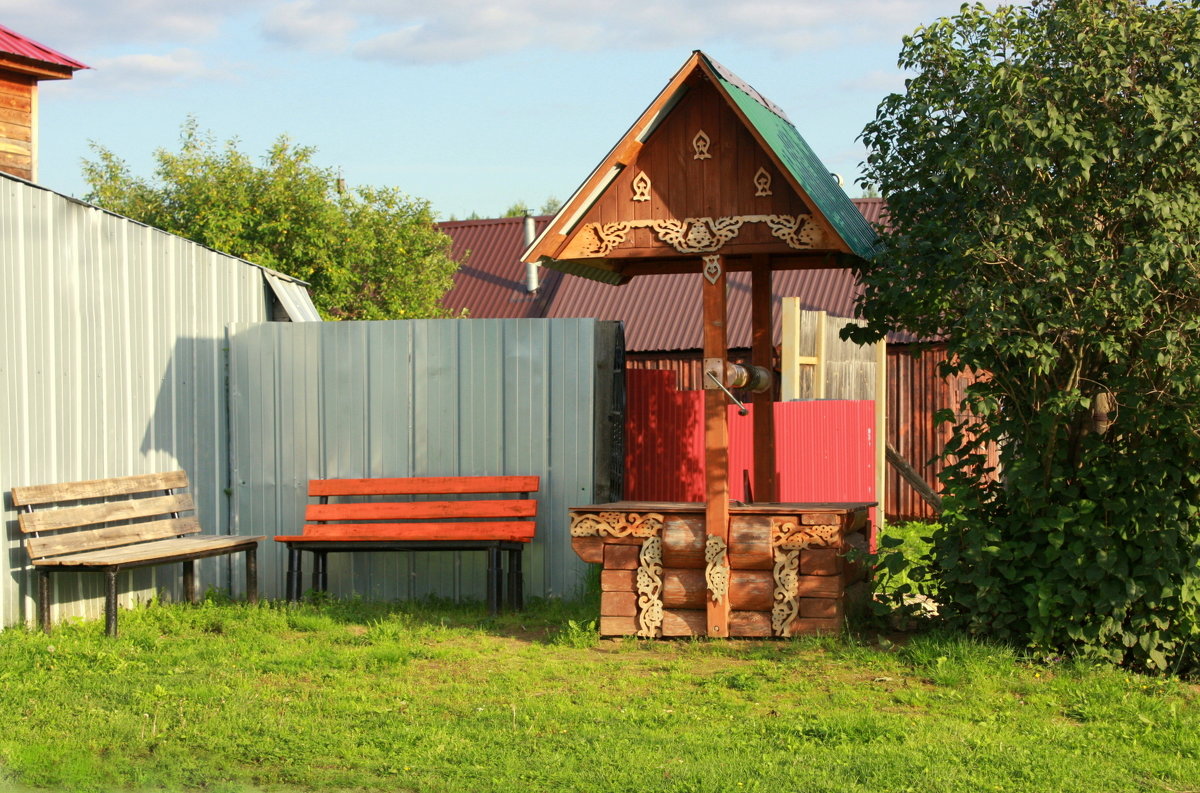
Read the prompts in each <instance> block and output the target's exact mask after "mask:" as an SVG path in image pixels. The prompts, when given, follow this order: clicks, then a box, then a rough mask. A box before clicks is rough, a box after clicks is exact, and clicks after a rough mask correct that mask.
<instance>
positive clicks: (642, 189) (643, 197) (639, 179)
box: [633, 171, 650, 201]
mask: <svg viewBox="0 0 1200 793" xmlns="http://www.w3.org/2000/svg"><path fill="white" fill-rule="evenodd" d="M633 200H634V201H649V200H650V177H649V176H646V172H645V171H642V172H641V173H639V174H638V175H637V176H635V177H633Z"/></svg>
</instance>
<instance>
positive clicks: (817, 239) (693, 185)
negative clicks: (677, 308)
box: [526, 53, 861, 283]
mask: <svg viewBox="0 0 1200 793" xmlns="http://www.w3.org/2000/svg"><path fill="white" fill-rule="evenodd" d="M727 74H728V73H726V72H724V71H723V70H722V69H721V68H720V67H719V65H714V62H712V61H710V60H709V59H707V58H706V57H705V56H704V55H703V54H702V53H695V54H694V55H693V56H692V58H691V59H689V61H688V63H687V64H685V65H684V67H683V69H681V70H680V72H679V73H678V74H677V75H676V76H675V78H674V79H673V80H672V81H671V83H670V84H668V86H667V88H666V89H665V90H664V91H663V92H662V94H660V95H659V97H658V98H657V99H656V100H655V102H654V103H652V104H651V106H650V107H649V108H648V109H647V110H646V112H645V113H644V114H643V116H642V118H641V119H639V120H638V122H637V123H636V124H635V125H634V126H633V128H632V129H631V130H630V132H629V133H628V134H627V135H626V137H625V139H623V140H622V141H621V142H620V143H619V144H618V145H617V146H616V147H615V148H614V150H613V152H612V153H611V154H610V155H609V156H608V158H607V159H606V160H605V161H604V162H602V163H601V165H600V167H599V168H597V170H596V171H595V172H594V173H593V174H592V176H591V178H589V180H588V181H587V182H586V183H585V184H584V186H583V187H582V188H581V189H580V191H579V192H578V193H576V195H575V196H573V197H572V199H571V200H570V201H569V202H568V203H567V204H566V205H565V206H564V207H563V209H562V210H561V211H560V212H559V214H558V215H557V216H556V217H555V218H554V220H553V221H552V223H551V225H550V226H549V228H548V229H547V231H546V233H545V234H543V236H542V237H541V238H540V239H539V240H538V241H537V242H536V243H535V244H534V246H533V247H532V248H531V249H530V251H528V252H527V255H526V260H527V261H541V262H542V263H543V264H546V265H548V266H550V267H556V268H557V269H562V270H566V271H567V272H575V273H577V274H580V275H586V276H589V277H593V278H598V279H599V280H605V281H609V282H611V283H620V282H623V281H624V280H627V279H628V278H629V277H631V276H633V275H638V274H648V273H661V272H678V271H680V270H683V269H694V267H695V263H696V261H697V260H698V258H699V257H701V256H703V255H707V254H712V253H720V254H722V255H723V256H724V257H726V259H727V260H728V261H729V266H730V269H739V262H742V263H745V262H748V261H749V257H750V256H751V255H753V254H769V255H771V256H772V262H773V266H774V267H776V268H779V267H796V266H813V262H814V261H816V260H820V259H822V258H823V259H825V260H828V259H829V258H830V257H831V256H834V257H840V256H842V255H843V254H853V253H854V251H853V250H852V249H851V247H850V246H849V245H848V244H847V243H846V242H845V241H843V239H842V236H841V235H840V234H839V232H838V230H837V229H836V228H835V226H834V225H833V224H831V223H830V222H829V220H828V219H827V217H826V214H825V213H823V212H822V211H821V208H820V207H819V206H818V205H817V203H816V202H815V201H814V200H813V199H812V197H810V196H809V194H808V191H806V190H805V188H804V186H803V185H802V184H801V183H800V180H799V179H798V178H797V174H796V173H795V170H796V169H795V168H794V167H793V163H790V162H789V161H788V159H787V157H786V154H787V152H786V151H784V152H783V154H782V155H781V152H780V149H782V148H784V147H781V146H777V145H776V143H775V142H774V141H772V140H770V139H768V138H767V137H766V136H765V135H764V131H763V127H769V126H770V124H761V123H759V124H756V123H755V121H754V119H753V117H752V114H753V113H757V111H758V110H759V109H761V110H763V111H764V112H767V113H771V114H774V113H779V115H770V116H769V117H770V118H771V120H772V122H778V124H779V125H781V126H782V127H783V129H785V130H786V131H790V132H792V133H794V132H795V131H794V129H793V128H792V127H791V124H790V122H788V121H787V120H786V119H785V118H782V117H781V112H780V111H778V109H777V108H774V106H772V105H769V103H766V102H765V100H762V99H761V97H758V95H757V94H754V95H753V97H751V95H750V94H747V96H746V97H745V98H750V101H751V103H752V104H753V108H754V110H753V111H751V112H750V113H748V112H747V111H746V109H745V107H744V106H743V105H741V104H739V101H736V100H735V99H734V98H733V97H732V93H733V92H737V91H741V89H740V88H739V87H738V86H737V84H735V83H731V82H729V81H728V79H727ZM728 76H729V77H732V76H731V75H728ZM733 79H734V80H736V78H733ZM746 88H748V86H746ZM749 90H750V91H753V89H749ZM743 93H744V92H743ZM738 98H739V99H741V98H743V97H738ZM768 132H769V130H768ZM796 137H797V138H798V137H799V136H798V134H796ZM786 142H787V141H785V143H786ZM800 143H801V144H802V145H804V149H805V152H808V150H807V146H806V145H805V144H803V141H802V140H801V141H800ZM808 153H810V152H808ZM813 159H814V160H815V157H814V158H813ZM817 165H818V166H819V162H818V163H817ZM818 170H820V171H821V173H820V174H819V177H818V179H824V180H828V181H830V182H832V177H830V176H829V175H828V173H827V172H824V171H823V168H822V167H820V166H819V167H818ZM822 187H824V185H822ZM837 192H838V193H840V190H838V191H837ZM841 198H842V200H844V202H845V203H846V205H847V206H849V207H850V210H851V211H852V212H853V213H854V214H855V215H856V216H858V217H860V218H861V215H859V214H858V212H857V210H855V209H854V208H853V206H852V205H851V204H850V201H849V199H848V198H846V197H845V196H844V194H842V195H841Z"/></svg>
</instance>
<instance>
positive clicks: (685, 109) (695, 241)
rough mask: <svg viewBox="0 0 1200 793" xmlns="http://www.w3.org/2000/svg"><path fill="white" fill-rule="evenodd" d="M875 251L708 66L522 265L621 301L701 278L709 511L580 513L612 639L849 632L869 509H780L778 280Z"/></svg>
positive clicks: (726, 75)
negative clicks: (852, 560)
mask: <svg viewBox="0 0 1200 793" xmlns="http://www.w3.org/2000/svg"><path fill="white" fill-rule="evenodd" d="M875 244H876V236H875V232H874V231H873V230H872V229H871V227H870V226H869V225H868V224H867V222H866V221H865V220H864V219H863V217H862V215H861V214H860V213H859V212H858V210H857V209H856V208H855V207H854V205H853V204H852V203H851V201H850V199H849V198H848V197H847V196H846V194H845V193H844V192H843V191H842V189H841V187H840V185H838V183H837V182H836V181H835V180H834V178H833V177H832V175H831V174H830V173H829V172H828V171H827V170H826V168H825V167H824V166H823V165H822V164H821V162H820V160H819V159H818V158H817V157H816V155H815V154H813V152H812V150H811V149H810V148H809V147H808V144H807V143H805V141H804V139H803V138H802V137H801V136H800V134H799V132H797V131H796V128H795V127H794V126H793V125H792V123H791V122H790V121H789V120H788V119H787V116H786V115H784V113H783V111H782V110H780V109H779V108H778V107H776V106H775V105H774V104H772V103H771V102H769V101H767V100H766V99H765V98H764V97H763V96H762V95H761V94H759V93H758V92H757V91H755V90H754V89H753V88H751V87H750V86H749V85H747V84H746V83H744V82H743V81H742V80H740V79H739V78H738V77H736V76H735V75H733V74H732V73H731V72H729V71H728V70H727V69H725V68H724V67H722V66H721V65H720V64H718V63H716V62H715V61H713V60H712V59H711V58H709V57H708V56H706V55H705V54H704V53H702V52H699V51H697V52H695V53H693V54H692V56H691V57H690V58H689V59H688V60H687V62H686V63H685V64H684V65H683V67H682V68H681V69H680V70H679V71H678V72H677V73H676V74H675V76H674V77H673V78H672V79H671V81H670V82H669V83H668V84H667V86H666V88H664V89H663V91H662V92H661V93H660V94H659V95H658V97H657V98H656V99H655V100H654V102H652V103H651V105H650V106H649V107H648V108H647V109H646V111H645V112H644V113H643V114H642V115H641V117H640V118H639V119H638V120H637V121H636V122H635V123H634V124H633V126H632V127H631V128H630V130H629V132H627V133H626V135H625V136H624V137H623V138H622V139H621V141H620V142H618V144H617V145H616V146H615V147H613V149H612V151H611V152H610V153H609V154H608V156H607V157H606V158H605V159H604V160H603V161H602V162H601V163H600V165H599V166H598V167H597V168H596V170H595V171H593V172H592V174H591V176H590V177H588V179H587V180H586V181H585V182H584V184H583V186H582V187H581V188H580V189H579V190H578V191H577V192H576V193H575V195H574V196H572V197H571V199H570V200H569V201H567V202H566V203H565V204H564V205H563V207H562V209H561V210H560V211H559V213H558V214H557V215H556V216H555V217H554V219H553V220H552V221H551V223H550V225H549V226H548V227H547V228H546V230H545V231H544V232H543V233H542V235H541V236H540V237H539V238H538V239H537V240H536V241H535V242H534V243H533V245H532V246H531V247H530V249H529V250H528V251H526V254H525V257H524V258H525V261H527V262H532V263H537V264H540V265H543V266H547V267H551V268H554V269H558V270H562V271H564V272H567V273H571V274H574V275H579V276H583V277H586V278H593V279H596V280H599V281H603V282H605V283H610V284H613V285H616V286H619V285H620V284H623V283H625V282H627V281H628V280H629V279H631V278H633V277H635V276H638V275H649V274H661V273H680V272H691V273H695V274H696V277H697V278H699V279H701V292H702V301H703V322H704V375H705V418H704V438H705V465H704V469H705V496H706V497H705V501H704V503H702V504H644V503H631V502H618V503H616V504H599V505H592V506H584V507H576V508H573V509H572V510H571V534H572V540H573V542H574V543H575V548H576V550H577V552H578V553H579V554H580V556H581V557H582V558H584V559H585V560H587V561H591V562H598V563H602V564H603V565H604V572H603V576H604V581H605V582H606V584H605V597H604V603H603V605H602V615H601V633H603V634H605V635H622V634H638V635H643V636H686V635H708V636H714V637H727V636H733V635H738V636H764V637H765V636H785V635H792V634H795V633H802V632H814V631H821V630H832V629H835V628H838V627H840V625H841V618H842V614H843V609H844V600H845V595H844V591H845V584H846V581H847V564H846V561H845V559H844V556H843V554H844V553H845V551H846V549H847V548H848V547H849V545H850V544H852V543H853V539H852V538H853V537H854V535H855V534H856V533H860V532H863V531H864V530H865V526H864V524H865V522H866V510H867V508H868V507H870V506H874V505H873V504H822V505H818V504H809V505H804V504H777V503H772V502H773V501H774V499H775V498H776V492H777V488H776V464H775V450H774V445H773V437H774V411H773V410H771V408H770V405H771V383H772V378H773V377H774V371H773V353H774V350H773V345H772V324H773V318H772V295H771V273H772V271H773V270H778V269H789V268H807V267H844V266H847V265H848V264H850V263H851V262H852V261H853V260H854V259H855V258H867V257H869V256H871V255H872V254H873V252H874V247H875ZM731 271H749V272H750V273H751V284H752V286H751V322H752V327H753V334H752V338H753V342H752V345H753V355H752V365H751V366H748V367H743V366H736V365H733V364H731V363H730V362H729V360H728V351H727V347H728V344H727V339H726V323H727V317H726V274H727V273H728V272H731ZM675 308H676V307H673V306H663V307H662V310H663V311H664V312H670V311H672V310H674V309H675ZM734 387H749V388H751V389H752V390H754V391H755V397H754V400H753V401H754V405H755V410H754V473H753V492H754V495H755V497H756V502H755V503H754V504H750V505H745V506H737V505H731V504H730V498H729V428H728V415H727V408H726V405H727V403H728V400H729V399H732V394H731V393H730V389H731V388H734ZM806 554H808V555H807V556H806ZM806 570H807V572H806ZM815 593H820V594H815ZM793 609H794V610H795V613H794V614H793V613H792V610H793Z"/></svg>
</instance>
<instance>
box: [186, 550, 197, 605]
mask: <svg viewBox="0 0 1200 793" xmlns="http://www.w3.org/2000/svg"><path fill="white" fill-rule="evenodd" d="M183 599H184V600H185V601H186V602H188V603H195V602H196V601H197V600H199V597H198V596H197V595H196V560H195V559H188V560H187V561H186V562H184V563H183Z"/></svg>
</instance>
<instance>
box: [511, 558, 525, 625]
mask: <svg viewBox="0 0 1200 793" xmlns="http://www.w3.org/2000/svg"><path fill="white" fill-rule="evenodd" d="M508 608H509V610H511V611H520V610H521V609H523V608H525V576H524V574H523V572H522V571H521V549H518V550H515V551H509V552H508Z"/></svg>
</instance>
